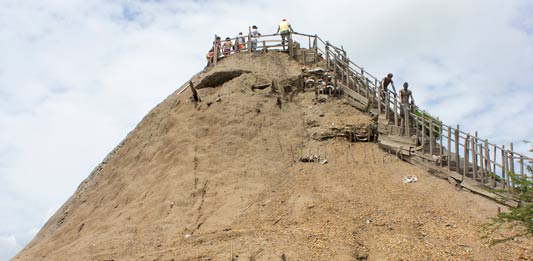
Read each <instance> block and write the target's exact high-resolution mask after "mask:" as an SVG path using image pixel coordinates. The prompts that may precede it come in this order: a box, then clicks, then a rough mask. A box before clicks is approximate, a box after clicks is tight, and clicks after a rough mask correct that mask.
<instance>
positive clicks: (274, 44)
mask: <svg viewBox="0 0 533 261" xmlns="http://www.w3.org/2000/svg"><path fill="white" fill-rule="evenodd" d="M245 38H246V39H247V41H246V48H244V49H243V50H241V52H252V48H251V44H250V43H251V40H252V37H251V35H250V34H249V35H247V36H246V37H245ZM231 41H232V42H233V43H236V41H237V37H235V38H232V39H231ZM235 45H236V44H235ZM284 45H285V47H287V49H286V51H287V52H288V53H289V55H290V56H291V57H293V56H294V49H295V48H296V47H298V45H299V47H300V48H305V47H306V48H307V49H309V50H314V55H315V61H317V58H318V57H321V59H323V60H324V61H325V66H326V69H327V70H329V71H332V72H333V75H334V77H333V81H334V84H335V85H338V84H339V83H341V84H342V85H344V86H346V87H348V88H350V89H352V90H353V91H355V92H357V93H358V94H359V95H360V96H362V97H364V98H366V99H368V104H369V108H370V109H375V110H377V111H378V112H379V113H380V114H383V116H384V117H385V119H387V120H388V121H389V123H390V124H391V125H394V126H398V127H400V128H402V129H403V132H402V134H403V135H405V136H409V137H411V136H412V135H415V136H416V139H417V140H418V141H419V143H420V144H421V146H420V147H421V149H420V148H419V149H420V151H421V152H422V153H425V154H429V155H430V157H432V158H434V159H435V161H436V162H437V164H439V165H440V166H441V167H443V168H446V169H447V170H449V171H455V172H457V173H459V174H461V175H462V176H463V177H466V178H470V179H472V180H475V181H478V182H480V183H482V184H485V185H488V186H490V187H493V188H502V189H505V190H508V191H512V190H513V188H515V182H514V180H513V176H514V175H513V174H516V175H519V176H521V177H527V178H529V179H533V177H532V176H531V174H528V173H527V168H528V167H531V166H532V164H533V158H531V157H528V156H525V155H522V154H520V153H517V152H515V151H514V150H513V144H512V143H511V144H510V146H509V147H508V148H505V146H498V145H495V144H492V143H490V142H489V141H488V140H487V139H483V138H480V137H478V135H477V131H476V132H475V133H474V134H473V135H472V134H471V133H467V132H464V131H462V130H460V129H459V125H457V126H456V127H450V126H448V125H445V124H443V123H442V122H441V121H439V120H437V119H434V118H433V117H430V116H429V115H428V114H427V113H426V112H425V111H424V110H422V109H420V108H419V107H417V106H414V105H413V106H412V107H410V108H409V109H408V108H407V107H408V106H403V107H402V106H400V105H401V103H400V101H399V97H397V94H396V93H393V92H391V91H390V90H387V91H386V92H383V91H382V90H381V88H380V83H381V82H380V80H379V79H378V78H377V77H375V76H374V75H372V74H370V73H369V72H368V71H366V70H365V69H364V67H362V66H359V65H357V64H355V63H354V62H353V61H351V60H350V59H349V58H348V55H347V53H346V50H344V48H343V47H342V46H341V47H340V48H339V47H336V46H335V45H333V44H331V43H329V42H328V41H324V40H323V39H322V38H320V37H319V36H317V35H309V34H302V33H291V34H290V36H289V37H288V40H287V42H286V43H282V41H281V37H280V35H276V34H270V35H262V36H260V37H259V38H258V39H257V51H261V50H283V49H284V48H283V47H284ZM235 52H237V50H232V52H231V54H234V53H235ZM304 55H305V53H304ZM217 58H219V57H218V56H215V59H214V64H215V65H216V63H217V60H218V59H217ZM304 61H305V59H304ZM402 108H404V113H402V112H401V110H402ZM402 115H403V116H404V117H403V118H402V117H401V116H402ZM412 130H415V133H411V132H412ZM510 173H511V174H510Z"/></svg>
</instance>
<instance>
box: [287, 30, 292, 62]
mask: <svg viewBox="0 0 533 261" xmlns="http://www.w3.org/2000/svg"><path fill="white" fill-rule="evenodd" d="M287 37H288V38H289V57H291V58H293V57H294V49H293V48H294V45H293V43H292V33H289V35H288V36H287Z"/></svg>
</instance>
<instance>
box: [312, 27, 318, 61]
mask: <svg viewBox="0 0 533 261" xmlns="http://www.w3.org/2000/svg"><path fill="white" fill-rule="evenodd" d="M317 39H318V36H317V35H316V34H315V39H314V40H313V51H314V52H313V53H314V55H315V63H316V62H318V45H317V44H318V40H317Z"/></svg>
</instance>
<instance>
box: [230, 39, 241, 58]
mask: <svg viewBox="0 0 533 261" xmlns="http://www.w3.org/2000/svg"><path fill="white" fill-rule="evenodd" d="M233 51H234V53H238V52H239V35H237V37H235V44H234V45H233ZM230 54H231V50H230Z"/></svg>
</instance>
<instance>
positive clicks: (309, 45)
mask: <svg viewBox="0 0 533 261" xmlns="http://www.w3.org/2000/svg"><path fill="white" fill-rule="evenodd" d="M307 40H308V41H309V43H308V45H307V49H308V50H311V36H307ZM302 48H303V46H302Z"/></svg>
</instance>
